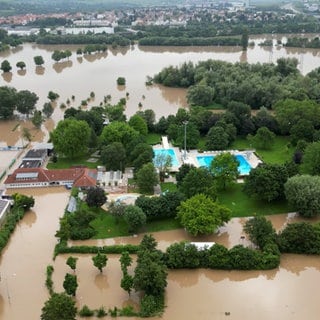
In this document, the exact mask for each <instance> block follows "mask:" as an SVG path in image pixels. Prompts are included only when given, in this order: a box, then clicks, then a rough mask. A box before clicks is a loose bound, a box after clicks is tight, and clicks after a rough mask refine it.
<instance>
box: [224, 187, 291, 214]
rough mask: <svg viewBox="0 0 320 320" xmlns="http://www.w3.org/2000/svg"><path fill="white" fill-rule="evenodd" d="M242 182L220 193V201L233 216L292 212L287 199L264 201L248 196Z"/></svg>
mask: <svg viewBox="0 0 320 320" xmlns="http://www.w3.org/2000/svg"><path fill="white" fill-rule="evenodd" d="M241 189H242V184H236V185H235V186H234V187H232V189H229V190H226V191H225V192H221V193H220V194H219V195H218V199H219V202H220V203H221V204H223V205H225V206H227V207H228V208H229V209H231V210H232V216H233V217H247V216H252V215H256V214H257V215H271V214H279V213H287V212H290V211H291V210H290V208H289V207H288V204H287V203H286V201H281V202H271V203H268V202H263V201H259V200H255V199H252V198H250V197H248V196H247V195H246V194H245V193H243V192H242V191H241Z"/></svg>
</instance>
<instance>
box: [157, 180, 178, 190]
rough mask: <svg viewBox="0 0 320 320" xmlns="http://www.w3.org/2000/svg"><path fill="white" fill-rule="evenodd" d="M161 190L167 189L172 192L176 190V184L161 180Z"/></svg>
mask: <svg viewBox="0 0 320 320" xmlns="http://www.w3.org/2000/svg"><path fill="white" fill-rule="evenodd" d="M160 187H161V192H165V191H169V192H174V191H177V185H176V184H175V183H173V182H161V183H160Z"/></svg>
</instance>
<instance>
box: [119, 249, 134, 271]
mask: <svg viewBox="0 0 320 320" xmlns="http://www.w3.org/2000/svg"><path fill="white" fill-rule="evenodd" d="M120 264H121V270H122V272H127V271H128V267H130V266H131V264H132V258H131V256H130V254H129V252H128V251H124V252H122V253H121V257H120Z"/></svg>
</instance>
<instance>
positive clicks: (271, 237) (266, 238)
mask: <svg viewBox="0 0 320 320" xmlns="http://www.w3.org/2000/svg"><path fill="white" fill-rule="evenodd" d="M243 230H244V231H245V233H246V234H247V235H248V236H249V239H250V241H251V242H253V243H254V244H255V245H257V246H259V248H260V249H263V248H264V246H265V245H266V244H267V243H270V242H275V240H276V231H275V229H274V228H273V226H272V223H271V222H270V221H269V220H267V219H266V218H265V217H264V216H256V217H254V218H251V219H249V220H247V221H246V223H245V225H244V228H243Z"/></svg>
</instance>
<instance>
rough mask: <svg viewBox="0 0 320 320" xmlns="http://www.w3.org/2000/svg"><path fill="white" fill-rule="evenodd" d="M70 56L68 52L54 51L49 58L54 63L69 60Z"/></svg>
mask: <svg viewBox="0 0 320 320" xmlns="http://www.w3.org/2000/svg"><path fill="white" fill-rule="evenodd" d="M71 55H72V52H71V51H70V50H54V51H53V53H52V55H51V58H52V59H53V60H54V61H56V62H59V61H60V60H63V59H69V58H70V57H71Z"/></svg>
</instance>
